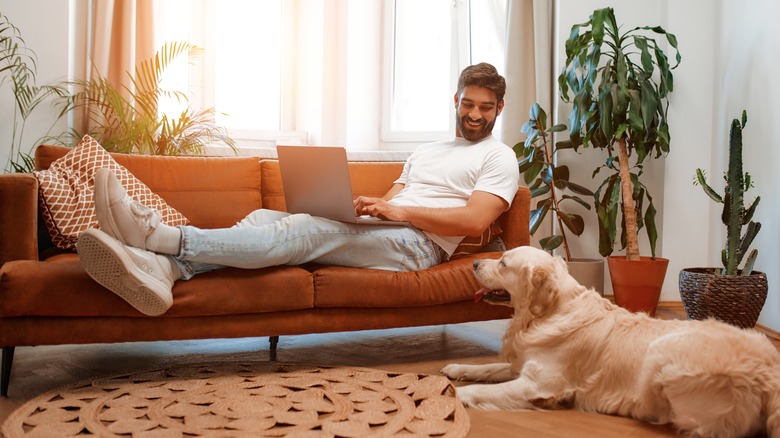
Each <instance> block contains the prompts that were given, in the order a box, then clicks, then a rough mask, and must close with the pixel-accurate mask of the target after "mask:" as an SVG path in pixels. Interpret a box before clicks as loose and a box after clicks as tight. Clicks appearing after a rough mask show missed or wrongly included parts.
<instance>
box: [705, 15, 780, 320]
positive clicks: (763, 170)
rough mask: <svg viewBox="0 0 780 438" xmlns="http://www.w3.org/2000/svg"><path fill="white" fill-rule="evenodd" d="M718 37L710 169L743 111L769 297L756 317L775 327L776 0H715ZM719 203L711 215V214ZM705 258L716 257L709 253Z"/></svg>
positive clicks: (779, 148) (779, 48)
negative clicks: (717, 6) (717, 4)
mask: <svg viewBox="0 0 780 438" xmlns="http://www.w3.org/2000/svg"><path fill="white" fill-rule="evenodd" d="M719 6H720V7H719V11H718V14H719V22H718V23H717V29H719V30H720V32H718V33H715V32H713V33H711V34H709V35H717V39H716V43H717V47H718V54H717V58H716V62H715V65H714V70H715V72H716V77H715V87H714V88H713V90H712V91H713V94H714V101H715V102H714V108H713V111H712V114H713V128H714V132H713V140H714V141H713V145H715V146H714V148H713V153H712V157H713V161H712V165H713V168H712V169H713V170H712V172H711V173H710V174H711V175H713V176H715V175H720V174H722V170H724V169H725V166H726V161H727V154H728V152H727V145H728V129H729V125H730V123H731V120H732V119H734V118H736V117H739V115H740V114H741V113H742V110H743V109H745V110H747V112H748V122H747V126H746V127H745V130H744V131H743V157H744V162H743V166H744V170H745V171H746V172H749V173H750V174H751V176H752V177H753V180H754V183H755V190H750V191H749V192H748V193H747V195H746V200H752V199H753V198H754V197H755V196H757V195H758V196H761V201H760V202H761V203H760V204H759V206H758V210H757V212H756V215H755V217H754V220H757V221H758V222H761V224H762V228H761V231H760V232H759V234H758V237H756V240H755V243H754V247H755V248H757V249H758V251H759V256H758V260H757V262H756V269H758V270H759V271H763V272H766V274H767V277H768V281H769V296H768V298H767V302H766V304H765V305H764V309H763V312H762V313H761V318H760V319H759V323H760V324H762V325H764V326H766V327H769V328H772V329H773V330H776V331H780V275H778V273H780V176H778V169H780V124H778V120H780V108H778V106H777V101H778V99H780V84H779V83H778V79H777V72H778V71H780V44H778V38H777V23H778V20H779V19H780V3H778V2H777V1H775V0H752V1H750V2H744V1H739V0H722V1H721V2H720V5H719ZM719 214H720V209H716V211H715V212H712V213H711V214H710V216H711V217H713V218H714V217H715V216H716V215H719ZM713 222H714V223H711V226H712V227H713V229H712V230H711V234H710V237H711V239H712V240H713V243H714V242H716V241H717V244H716V247H717V248H718V249H719V248H721V247H722V246H723V240H724V233H725V230H724V228H723V225H722V224H721V223H720V222H719V221H718V222H715V221H713ZM708 261H709V263H710V264H715V263H717V262H718V256H717V254H715V253H711V254H710V258H709V260H708Z"/></svg>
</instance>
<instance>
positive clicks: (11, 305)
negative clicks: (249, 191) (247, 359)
mask: <svg viewBox="0 0 780 438" xmlns="http://www.w3.org/2000/svg"><path fill="white" fill-rule="evenodd" d="M173 297H174V300H173V307H171V309H170V310H168V312H166V313H165V314H164V315H163V317H184V316H214V315H238V314H252V313H266V312H278V311H287V310H298V309H308V308H311V307H312V306H313V304H314V302H313V301H314V288H313V282H312V274H311V273H310V272H308V271H306V270H304V269H301V268H298V267H275V268H267V269H256V270H246V269H234V268H226V269H219V270H216V271H212V272H207V273H205V274H201V275H199V276H197V277H196V278H193V279H192V280H187V281H178V282H176V284H175V286H174V288H173ZM18 316H111V317H114V316H138V317H143V316H144V315H143V314H141V313H140V312H138V311H137V310H135V309H134V308H132V307H131V306H130V305H129V304H127V303H126V302H125V301H124V300H122V299H121V298H119V297H118V296H116V295H114V294H113V293H111V292H109V291H108V290H106V289H105V288H103V287H102V286H100V285H99V284H97V283H95V282H94V281H92V279H91V278H90V277H89V276H88V275H87V273H86V272H84V269H82V267H81V265H80V263H79V260H78V256H77V255H76V254H60V255H57V256H54V257H51V258H49V259H47V260H46V261H31V260H17V261H13V262H8V263H6V264H4V265H3V266H2V268H0V317H18Z"/></svg>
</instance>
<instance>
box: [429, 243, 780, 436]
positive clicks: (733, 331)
mask: <svg viewBox="0 0 780 438" xmlns="http://www.w3.org/2000/svg"><path fill="white" fill-rule="evenodd" d="M474 272H475V275H476V278H477V280H478V281H479V282H480V283H481V284H482V285H483V286H485V287H486V288H488V289H491V290H505V291H507V292H508V293H509V294H510V295H511V301H509V302H510V303H511V304H510V305H512V306H513V307H514V310H515V311H514V318H513V319H512V321H511V322H510V325H509V327H508V329H507V332H506V334H505V335H504V339H503V347H502V351H501V353H502V359H504V360H506V362H504V363H497V364H488V365H456V364H453V365H448V366H446V367H445V368H444V369H443V370H442V372H443V373H444V374H445V375H446V376H447V377H449V378H450V379H456V380H470V381H480V382H494V383H495V384H483V385H478V384H474V385H466V386H462V387H459V388H458V396H459V397H460V399H461V401H462V402H463V403H464V404H465V405H466V406H474V407H478V408H483V409H506V410H525V409H562V408H574V409H579V410H582V411H586V412H599V413H603V414H614V415H621V416H626V417H632V418H635V419H638V420H643V421H647V422H651V423H659V424H664V423H672V424H673V425H674V426H675V427H676V428H677V429H678V431H679V432H680V433H681V434H683V435H686V436H701V437H715V436H718V437H738V436H750V435H752V434H755V433H762V432H767V433H768V434H769V436H770V437H772V438H780V354H778V352H777V350H776V349H775V347H774V346H773V345H772V343H771V342H770V341H769V340H768V339H767V338H766V336H764V335H763V334H761V333H758V332H756V331H753V330H742V329H738V328H736V327H732V326H730V325H727V324H724V323H721V322H717V321H714V320H707V321H680V320H660V319H654V318H651V317H649V316H647V315H646V314H643V313H631V312H629V311H627V310H625V309H622V308H620V307H618V306H615V305H614V304H612V303H611V302H610V301H609V300H607V299H604V298H602V297H601V296H600V295H599V294H598V293H596V292H595V291H593V290H587V289H586V288H585V287H584V286H581V285H580V284H579V283H577V281H576V280H574V278H572V277H571V276H570V275H569V274H568V272H567V269H566V264H565V262H564V261H563V260H562V259H560V258H558V257H553V256H551V255H549V254H548V253H546V252H544V251H541V250H539V249H535V248H532V247H520V248H516V249H513V250H511V251H507V252H505V253H504V254H503V256H502V257H501V258H500V259H499V260H480V261H477V262H475V263H474ZM483 293H484V292H483ZM485 299H486V300H487V301H491V295H490V294H488V295H487V296H486V297H485Z"/></svg>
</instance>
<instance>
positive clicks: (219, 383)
mask: <svg viewBox="0 0 780 438" xmlns="http://www.w3.org/2000/svg"><path fill="white" fill-rule="evenodd" d="M468 430H469V420H468V414H467V413H466V411H465V409H464V408H463V406H462V404H461V403H460V401H459V400H458V399H457V397H456V395H455V388H454V387H453V386H452V384H451V383H450V382H449V380H447V379H446V378H444V377H442V376H430V375H422V374H412V373H394V372H387V371H381V370H375V369H369V368H344V367H321V366H314V365H305V364H283V363H275V362H249V361H246V362H227V363H225V362H212V363H201V364H191V365H184V366H173V367H169V368H165V369H158V370H152V371H141V372H132V373H125V374H120V375H114V376H111V377H107V378H99V379H94V380H92V381H89V382H85V383H80V384H73V385H69V386H66V387H63V388H60V389H58V390H54V391H50V392H47V393H45V394H42V395H40V396H38V397H36V398H35V399H33V400H30V401H29V402H27V403H25V404H24V405H22V406H21V407H20V408H19V409H17V410H16V411H14V412H13V413H12V414H11V415H10V416H9V417H8V419H7V420H6V421H5V423H4V424H3V428H2V432H3V435H4V436H5V437H6V438H13V437H21V436H25V437H36V436H37V437H52V436H90V435H94V436H117V435H118V436H122V435H124V436H133V437H141V438H151V437H181V436H290V437H310V436H312V437H314V436H318V437H319V436H343V437H364V436H418V437H419V436H423V437H425V436H435V437H463V436H466V434H467V433H468Z"/></svg>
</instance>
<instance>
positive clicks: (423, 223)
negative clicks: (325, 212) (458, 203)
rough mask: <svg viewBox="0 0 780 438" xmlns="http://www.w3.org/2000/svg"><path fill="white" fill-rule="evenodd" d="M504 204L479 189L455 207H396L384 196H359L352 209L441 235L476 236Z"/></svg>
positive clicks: (494, 218) (494, 217) (493, 218)
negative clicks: (462, 203)
mask: <svg viewBox="0 0 780 438" xmlns="http://www.w3.org/2000/svg"><path fill="white" fill-rule="evenodd" d="M399 190H400V189H399ZM392 191H393V189H391V190H390V191H389V192H388V194H390V193H391V192H392ZM393 195H394V194H393ZM385 196H387V195H385ZM507 207H508V203H507V202H506V201H505V200H504V199H502V198H500V197H498V196H496V195H494V194H492V193H488V192H483V191H479V190H475V191H474V192H473V193H472V194H471V197H470V198H469V200H468V201H467V203H466V206H465V207H455V208H430V207H399V206H395V205H390V204H388V203H387V200H386V199H384V198H367V197H362V196H361V197H358V198H357V199H356V200H355V211H356V212H357V213H358V214H369V215H371V216H376V217H381V218H382V219H387V220H393V221H405V222H409V223H411V224H412V225H414V226H415V227H417V228H419V229H421V230H425V231H430V232H432V233H436V234H441V235H443V236H478V235H479V234H481V233H482V232H483V231H484V230H485V229H487V227H489V226H490V224H491V223H493V222H494V221H495V220H496V219H497V218H498V216H500V215H501V213H503V212H504V211H506V209H507Z"/></svg>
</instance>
